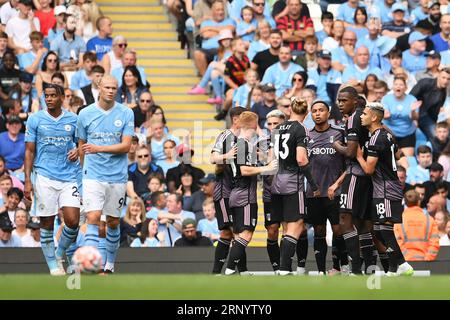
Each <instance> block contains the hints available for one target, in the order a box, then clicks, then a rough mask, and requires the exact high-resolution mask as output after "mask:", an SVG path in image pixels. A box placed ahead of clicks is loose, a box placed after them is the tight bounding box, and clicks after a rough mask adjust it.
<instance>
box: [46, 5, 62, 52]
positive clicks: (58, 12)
mask: <svg viewBox="0 0 450 320" xmlns="http://www.w3.org/2000/svg"><path fill="white" fill-rule="evenodd" d="M66 11H67V9H66V6H63V5H61V6H56V7H55V8H54V9H53V12H54V15H55V19H56V23H55V24H54V25H53V27H52V28H51V29H50V30H48V36H47V38H45V39H44V45H45V47H46V48H50V45H51V43H52V41H53V40H54V39H55V38H56V36H57V35H60V34H62V33H64V16H65V15H66Z"/></svg>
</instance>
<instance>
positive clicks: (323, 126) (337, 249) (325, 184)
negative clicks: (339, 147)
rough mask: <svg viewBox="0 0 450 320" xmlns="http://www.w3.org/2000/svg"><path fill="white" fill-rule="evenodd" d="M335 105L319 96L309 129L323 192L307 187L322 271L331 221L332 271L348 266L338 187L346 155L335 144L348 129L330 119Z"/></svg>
mask: <svg viewBox="0 0 450 320" xmlns="http://www.w3.org/2000/svg"><path fill="white" fill-rule="evenodd" d="M330 111H331V106H330V105H328V103H326V102H325V101H321V100H317V101H315V102H314V103H313V104H312V106H311V115H312V119H313V121H314V123H315V126H314V128H313V129H312V130H311V131H310V132H309V142H308V155H309V161H310V164H311V172H312V176H313V178H314V180H315V181H317V183H318V184H319V190H320V196H319V197H318V198H314V197H313V193H312V190H311V187H308V188H307V192H306V204H307V217H308V222H309V223H311V224H312V225H313V226H314V254H315V258H316V263H317V268H318V271H319V272H320V273H322V274H325V262H326V255H327V242H326V224H327V219H328V220H329V221H330V224H331V228H332V230H333V243H332V256H333V269H332V270H331V271H330V272H329V274H333V275H334V274H338V273H340V271H341V270H343V271H347V270H348V258H347V252H346V249H345V241H344V238H343V237H342V234H341V230H340V227H339V198H338V197H337V194H338V192H337V191H338V189H339V187H340V186H341V184H342V182H343V181H344V177H345V159H344V157H343V156H342V155H341V154H339V153H337V152H336V150H335V149H334V148H333V142H334V141H343V140H344V130H343V129H342V128H339V127H336V126H332V125H330V124H329V123H328V119H329V118H330Z"/></svg>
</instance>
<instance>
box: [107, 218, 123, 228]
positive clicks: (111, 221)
mask: <svg viewBox="0 0 450 320" xmlns="http://www.w3.org/2000/svg"><path fill="white" fill-rule="evenodd" d="M119 223H120V220H119V219H118V218H112V217H108V220H107V222H106V224H107V225H108V228H111V229H116V228H117V227H118V226H119Z"/></svg>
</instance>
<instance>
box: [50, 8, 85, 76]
mask: <svg viewBox="0 0 450 320" xmlns="http://www.w3.org/2000/svg"><path fill="white" fill-rule="evenodd" d="M64 22H65V24H66V26H65V28H64V32H63V33H62V34H60V35H57V36H56V37H55V39H54V40H53V41H52V43H51V45H50V50H51V51H54V52H56V53H57V54H58V57H59V61H60V63H61V65H60V66H61V70H63V71H76V70H78V69H79V68H81V67H82V66H83V53H84V52H86V44H85V43H84V40H83V38H82V37H80V36H78V35H76V34H75V30H76V25H77V20H76V18H75V17H74V16H71V15H64Z"/></svg>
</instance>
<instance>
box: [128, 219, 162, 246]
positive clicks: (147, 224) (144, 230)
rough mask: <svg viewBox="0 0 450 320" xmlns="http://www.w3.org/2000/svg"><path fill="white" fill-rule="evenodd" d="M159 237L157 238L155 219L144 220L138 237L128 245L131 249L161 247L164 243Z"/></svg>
mask: <svg viewBox="0 0 450 320" xmlns="http://www.w3.org/2000/svg"><path fill="white" fill-rule="evenodd" d="M160 237H161V235H159V236H158V222H157V221H156V220H155V219H152V218H150V219H146V220H145V221H144V222H143V223H142V227H141V231H140V234H139V237H138V238H136V239H134V240H133V242H132V243H131V244H130V247H131V248H144V247H146V248H151V247H161V246H162V245H163V244H164V242H163V240H162V239H159V238H160Z"/></svg>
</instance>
